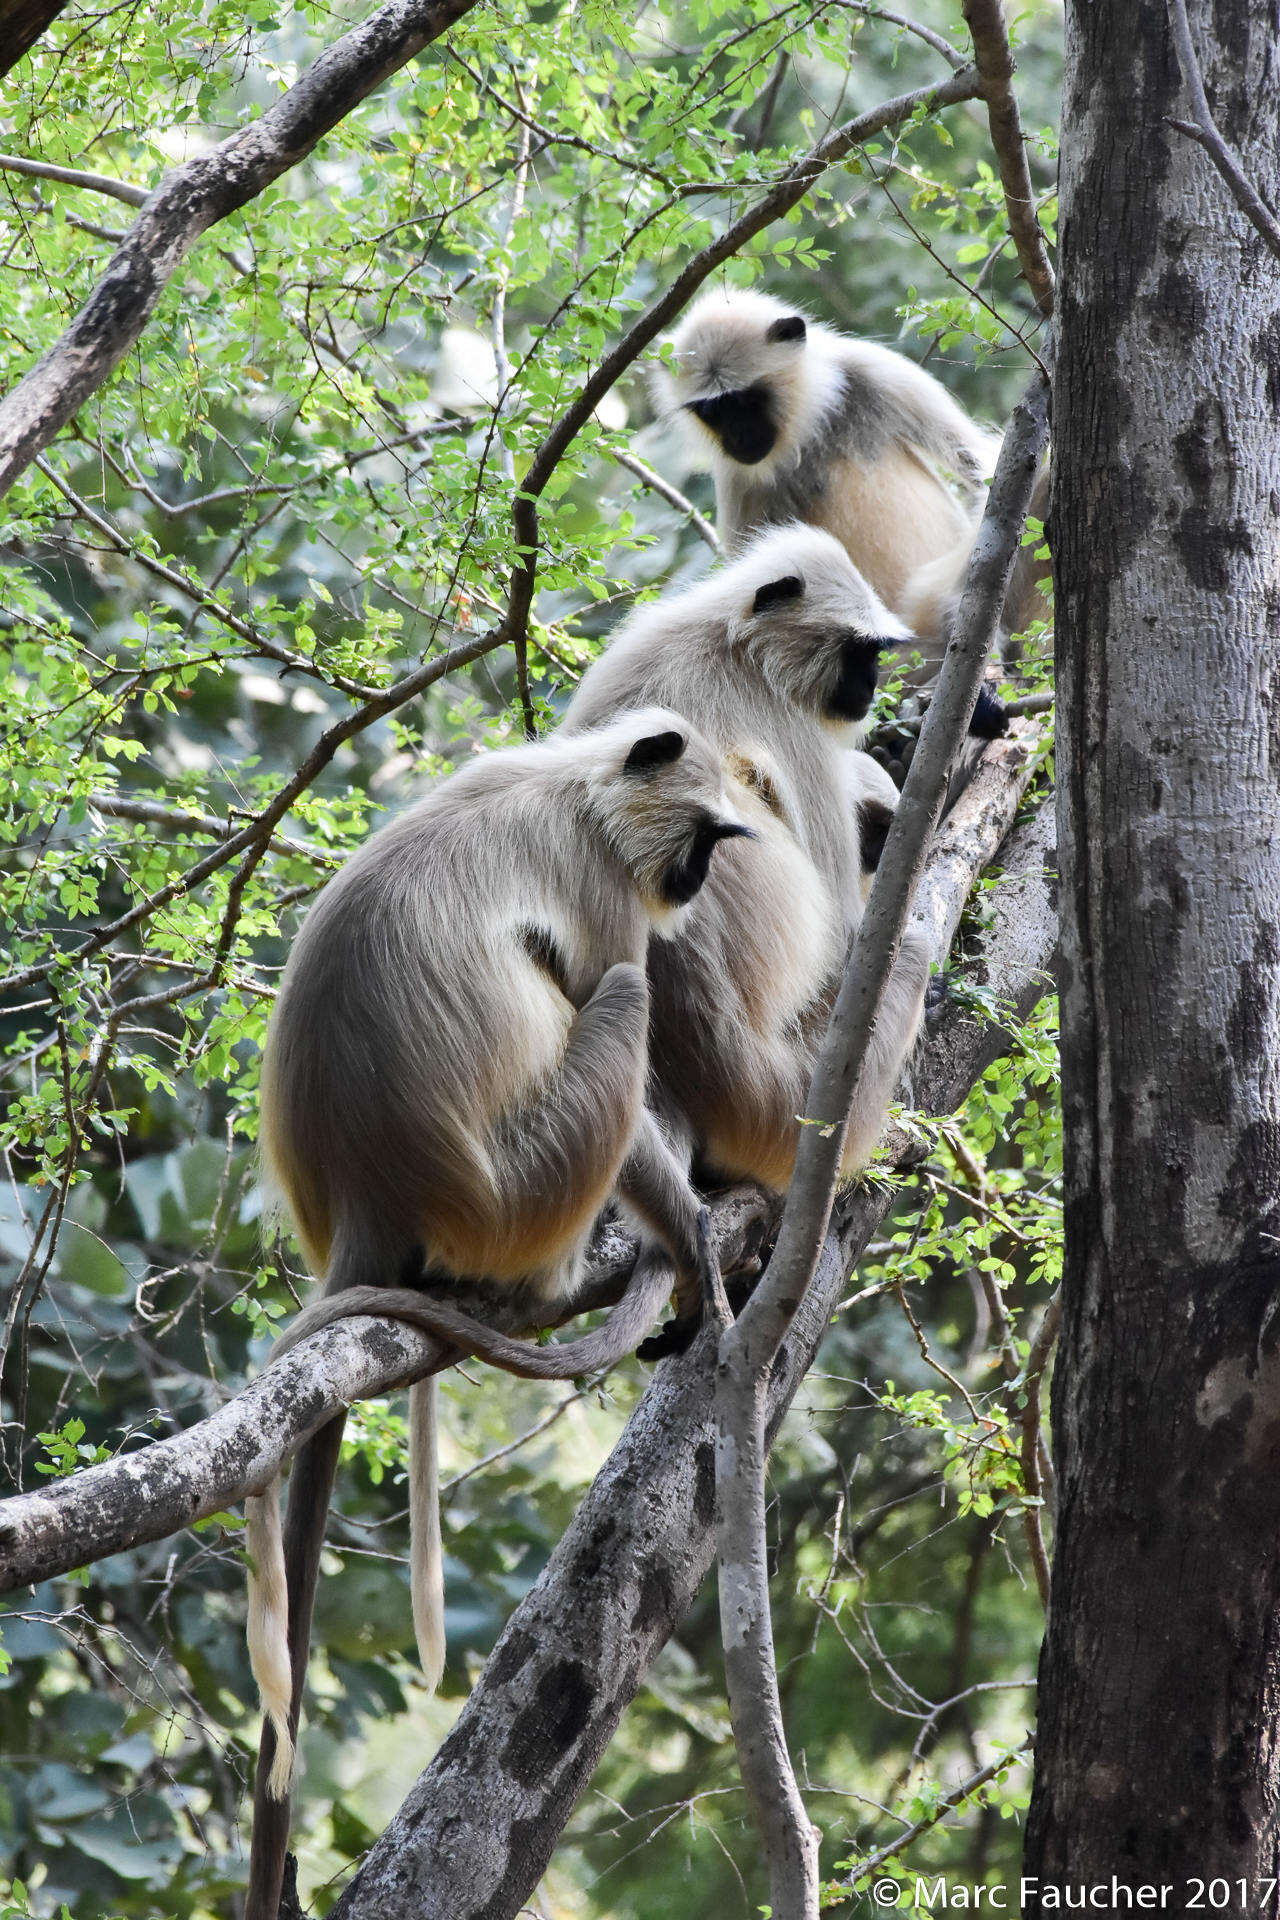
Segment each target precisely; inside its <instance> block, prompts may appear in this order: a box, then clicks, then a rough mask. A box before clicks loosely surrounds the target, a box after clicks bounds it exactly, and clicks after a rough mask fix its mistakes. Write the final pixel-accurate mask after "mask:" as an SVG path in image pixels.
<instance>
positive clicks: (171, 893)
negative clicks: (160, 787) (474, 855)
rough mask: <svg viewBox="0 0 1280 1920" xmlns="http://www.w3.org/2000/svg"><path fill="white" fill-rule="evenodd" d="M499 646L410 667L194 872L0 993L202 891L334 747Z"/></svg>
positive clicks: (272, 823)
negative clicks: (210, 879)
mask: <svg viewBox="0 0 1280 1920" xmlns="http://www.w3.org/2000/svg"><path fill="white" fill-rule="evenodd" d="M502 643H503V634H502V630H501V629H499V630H498V631H497V632H495V633H491V634H488V635H485V636H482V637H481V638H478V639H475V640H471V641H468V642H466V643H465V644H464V645H460V646H456V647H451V648H450V650H449V652H448V653H445V654H441V655H439V656H438V657H437V658H436V659H434V660H429V661H426V662H424V663H423V665H422V666H420V667H415V668H414V670H413V672H412V673H408V674H406V675H405V676H404V678H403V679H401V680H397V681H396V683H395V685H394V686H392V687H388V688H387V690H386V692H385V693H380V694H378V695H377V696H376V698H374V699H372V700H368V701H366V702H365V704H364V705H363V706H362V707H357V708H356V710H355V712H354V713H349V714H347V715H346V717H345V718H344V719H342V720H339V721H336V722H335V724H334V725H333V726H331V727H330V728H328V730H327V731H326V732H324V733H322V734H321V736H320V738H319V740H317V742H316V744H315V746H314V747H313V748H312V749H311V752H310V753H309V754H308V755H307V757H306V759H305V760H304V761H302V763H301V765H300V766H298V767H297V768H295V770H294V772H293V773H292V774H291V776H290V777H289V779H288V780H287V781H286V782H285V784H284V785H283V787H281V788H280V790H279V792H278V793H277V794H276V796H275V798H274V799H273V800H271V801H269V802H268V804H267V805H266V806H265V807H264V808H263V809H262V811H261V813H259V814H257V815H256V816H255V817H254V819H252V820H251V821H250V822H249V824H248V825H247V826H246V827H243V828H242V829H241V830H240V832H239V833H235V834H233V835H232V836H231V838H230V839H229V840H226V841H224V842H223V844H222V845H221V846H220V847H218V848H216V849H215V850H214V851H213V852H212V853H207V854H206V855H205V856H204V858H203V859H202V860H198V861H197V862H196V864H195V866H194V867H189V868H188V870H187V871H186V873H184V874H181V875H179V877H178V878H177V879H176V880H170V881H167V882H166V883H165V885H164V886H162V887H157V888H156V890H155V892H154V893H150V894H148V895H147V896H146V898H145V899H143V900H139V901H137V902H135V904H134V905H133V906H132V907H130V908H129V909H128V911H127V912H125V913H122V914H121V915H120V916H119V917H118V918H117V919H115V920H112V921H110V922H108V923H107V925H105V926H101V927H99V928H98V929H97V931H96V932H94V933H92V934H90V936H89V938H88V939H87V940H84V941H82V942H81V944H80V945H79V946H78V947H73V948H72V950H71V951H70V953H60V954H57V955H55V956H54V958H53V959H52V960H38V961H36V962H35V963H34V964H33V965H31V966H29V967H20V968H19V969H18V970H17V971H16V972H14V973H10V974H8V975H6V976H5V978H4V979H2V980H0V992H5V993H14V992H17V991H18V990H19V989H20V988H22V987H28V986H30V985H32V984H33V982H35V981H37V980H44V979H46V978H47V977H48V975H49V974H51V973H54V972H56V971H58V970H59V969H60V968H62V967H72V966H76V965H78V964H79V963H80V962H81V961H82V960H87V959H89V958H90V957H91V956H92V955H93V954H95V953H100V952H101V951H102V949H103V947H105V946H107V945H109V944H110V942H111V941H112V940H114V939H115V937H116V935H117V934H119V933H125V932H126V931H127V930H128V929H129V928H130V927H136V926H137V925H138V923H139V922H140V921H142V920H146V919H149V918H150V916H151V915H152V914H153V913H156V912H158V910H159V909H160V908H161V907H166V906H168V904H169V902H170V901H171V900H177V899H180V898H181V897H182V896H184V895H186V894H188V893H194V891H195V889H196V888H197V887H200V886H203V884H204V882H205V881H206V880H207V879H208V878H209V875H210V874H211V873H216V872H217V871H218V869H219V868H220V867H224V866H226V865H227V863H228V861H231V860H235V859H238V858H239V856H240V855H241V854H243V853H247V852H248V850H249V849H250V848H251V847H257V846H265V845H266V843H267V841H268V840H269V839H270V837H271V834H272V832H273V831H274V829H275V827H276V826H277V824H278V823H279V822H280V821H281V820H282V819H283V818H284V816H285V814H286V813H288V811H289V809H290V808H291V807H292V805H293V803H294V801H295V800H297V799H298V797H299V796H300V795H301V794H303V793H305V792H306V790H307V788H308V787H309V786H310V785H311V783H312V781H313V780H315V778H316V777H317V775H318V774H320V773H322V772H323V771H324V769H325V767H327V766H328V764H329V762H330V761H331V760H332V759H333V756H334V755H335V753H337V751H338V749H339V747H341V746H344V745H345V744H346V742H347V741H348V740H351V739H354V737H355V736H356V734H358V733H363V732H364V731H365V729H366V728H368V727H371V726H373V724H374V722H375V721H378V720H381V719H383V718H384V717H385V715H387V714H388V713H394V712H395V711H396V710H397V708H399V707H403V706H405V705H407V703H408V702H409V701H410V700H414V699H416V698H417V696H418V695H419V694H420V693H424V692H425V691H426V689H427V688H428V687H430V686H434V684H435V682H436V681H437V680H441V679H443V678H444V676H445V674H447V673H454V672H456V670H457V669H458V668H459V667H465V666H469V665H470V663H471V662H472V661H473V660H478V659H479V658H480V656H481V655H482V654H486V653H492V652H493V651H494V649H495V648H496V647H499V646H501V645H502Z"/></svg>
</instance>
